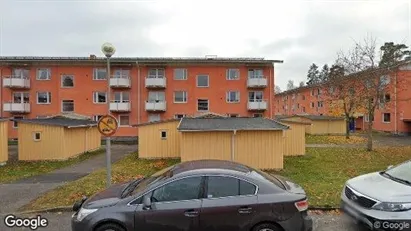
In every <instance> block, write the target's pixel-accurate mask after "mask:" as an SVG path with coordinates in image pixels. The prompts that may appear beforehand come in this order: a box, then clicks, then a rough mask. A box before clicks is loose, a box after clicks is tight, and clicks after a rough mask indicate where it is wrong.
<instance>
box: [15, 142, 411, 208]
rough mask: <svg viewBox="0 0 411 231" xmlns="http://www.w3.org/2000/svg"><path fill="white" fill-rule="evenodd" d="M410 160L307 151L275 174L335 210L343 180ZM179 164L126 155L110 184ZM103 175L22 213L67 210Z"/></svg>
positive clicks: (351, 151) (410, 151)
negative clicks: (50, 209)
mask: <svg viewBox="0 0 411 231" xmlns="http://www.w3.org/2000/svg"><path fill="white" fill-rule="evenodd" d="M410 158H411V147H397V148H379V149H377V150H375V151H373V152H370V153H369V152H366V151H365V150H363V149H355V148H307V154H306V156H303V157H285V163H284V164H285V166H284V167H285V169H284V170H282V171H280V172H278V173H279V174H281V175H284V176H287V177H290V178H291V179H293V180H294V181H296V182H297V183H299V184H301V185H302V186H303V187H304V188H305V190H306V191H307V193H308V196H309V201H310V205H311V206H312V207H338V206H339V197H340V193H341V190H342V187H343V185H344V183H345V181H346V180H348V179H349V178H352V177H354V176H358V175H360V174H364V173H368V172H373V171H378V170H382V169H385V168H386V167H387V166H389V165H391V164H397V163H400V162H402V161H405V160H407V159H410ZM178 161H179V160H142V159H138V158H137V154H131V155H128V156H127V157H126V158H125V159H123V160H121V161H119V162H117V163H115V164H114V166H113V181H114V182H113V183H119V182H124V181H127V180H130V179H133V178H135V177H139V176H141V175H148V174H151V173H153V172H155V171H157V170H159V169H161V168H164V167H166V166H170V165H172V164H175V163H178ZM105 176H106V175H105V171H104V169H101V170H98V171H96V172H94V173H92V174H90V175H89V176H86V177H84V178H82V179H79V180H77V181H74V182H71V183H68V184H66V185H64V186H61V187H59V188H57V189H55V190H53V191H50V192H48V193H46V194H44V195H43V196H41V197H39V198H38V199H36V200H35V201H32V202H31V203H30V204H28V205H26V206H25V207H24V208H22V209H23V210H33V209H45V208H51V207H60V206H71V205H72V204H73V203H74V202H75V201H77V200H79V199H81V197H82V195H87V196H90V195H93V194H94V193H96V192H97V191H99V190H102V189H103V188H104V187H105V179H106V178H105Z"/></svg>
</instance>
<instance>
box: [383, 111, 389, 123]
mask: <svg viewBox="0 0 411 231" xmlns="http://www.w3.org/2000/svg"><path fill="white" fill-rule="evenodd" d="M382 122H384V123H389V122H391V113H383V115H382Z"/></svg>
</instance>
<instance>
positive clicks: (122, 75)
mask: <svg viewBox="0 0 411 231" xmlns="http://www.w3.org/2000/svg"><path fill="white" fill-rule="evenodd" d="M117 72H120V74H118V73H117ZM130 72H131V71H130V69H123V68H116V69H114V70H113V78H117V79H128V78H130V75H131V74H130ZM110 74H111V73H110Z"/></svg>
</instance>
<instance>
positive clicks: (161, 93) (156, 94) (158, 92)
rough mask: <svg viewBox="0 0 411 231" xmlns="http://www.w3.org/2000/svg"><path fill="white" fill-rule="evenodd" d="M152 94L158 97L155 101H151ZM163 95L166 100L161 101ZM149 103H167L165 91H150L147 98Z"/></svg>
mask: <svg viewBox="0 0 411 231" xmlns="http://www.w3.org/2000/svg"><path fill="white" fill-rule="evenodd" d="M150 93H151V95H153V94H154V95H155V96H156V97H155V100H154V101H153V100H152V99H150ZM161 95H163V96H164V99H161V97H160V96H161ZM160 99H161V100H160ZM147 101H148V102H155V103H157V102H165V101H166V93H165V91H149V92H148V96H147Z"/></svg>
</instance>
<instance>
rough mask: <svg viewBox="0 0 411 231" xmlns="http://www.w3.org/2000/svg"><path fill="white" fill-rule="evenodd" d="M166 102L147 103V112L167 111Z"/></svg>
mask: <svg viewBox="0 0 411 231" xmlns="http://www.w3.org/2000/svg"><path fill="white" fill-rule="evenodd" d="M166 105H167V103H166V101H146V111H166V109H167V107H166Z"/></svg>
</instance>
